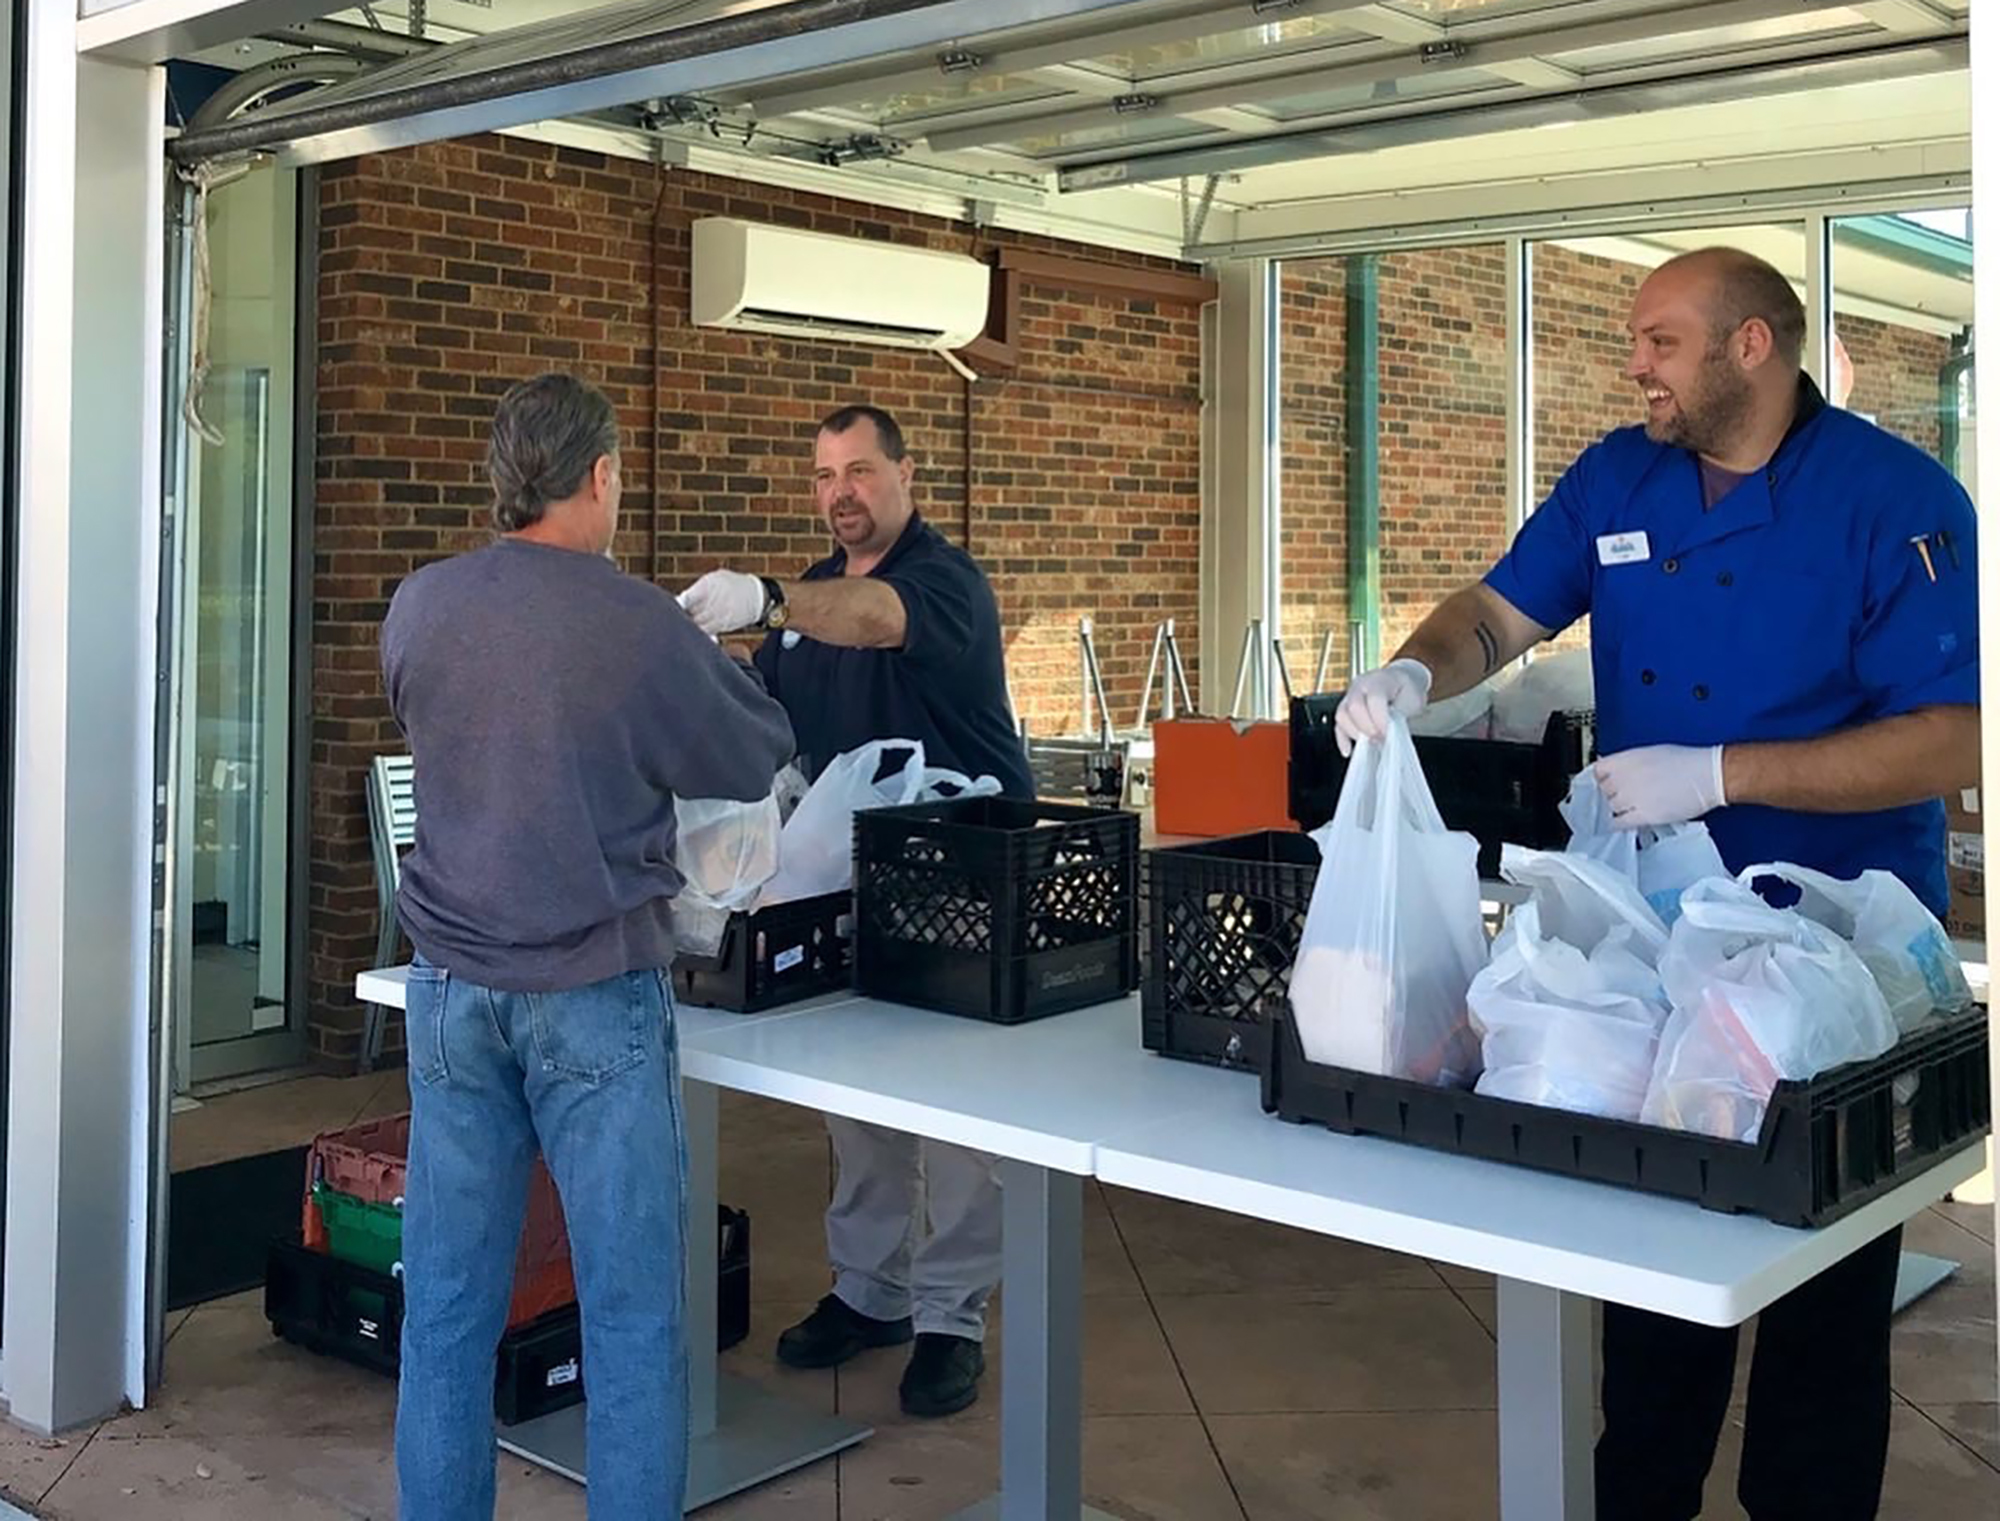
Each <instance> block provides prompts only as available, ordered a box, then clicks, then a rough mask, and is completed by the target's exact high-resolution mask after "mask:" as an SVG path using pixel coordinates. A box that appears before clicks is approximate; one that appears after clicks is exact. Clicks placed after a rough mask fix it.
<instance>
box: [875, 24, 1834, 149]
mask: <svg viewBox="0 0 2000 1521" xmlns="http://www.w3.org/2000/svg"><path fill="white" fill-rule="evenodd" d="M1837 9H1846V7H1845V6H1844V5H1843V4H1841V0H1720V3H1718V0H1697V3H1693V4H1681V5H1676V6H1673V7H1672V8H1670V9H1665V10H1656V11H1651V12H1648V13H1646V14H1643V15H1628V16H1622V17H1618V18H1616V19H1614V20H1609V21H1599V22H1586V23H1583V24H1580V25H1577V26H1571V27H1557V28H1548V27H1542V28H1536V29H1534V30H1524V31H1521V32H1519V33H1516V34H1514V35H1511V36H1506V37H1495V38H1493V39H1492V40H1490V41H1466V42H1465V43H1464V47H1465V52H1464V54H1463V55H1462V56H1460V57H1455V58H1453V59H1451V60H1449V61H1446V62H1442V63H1439V64H1436V65H1424V64H1419V63H1417V62H1415V61H1414V60H1413V59H1412V58H1411V57H1410V55H1409V54H1408V53H1407V52H1404V51H1397V52H1393V53H1389V54H1386V55H1385V54H1376V55H1375V56H1373V57H1371V58H1368V59H1366V60H1361V61H1356V62H1353V63H1347V64H1331V65H1329V64H1328V63H1327V62H1326V61H1325V59H1324V58H1323V57H1322V58H1315V57H1314V56H1313V55H1312V54H1299V55H1294V56H1293V57H1291V58H1289V59H1288V60H1286V62H1285V63H1283V64H1282V65H1280V66H1278V67H1276V68H1272V69H1269V70H1267V71H1265V72H1264V73H1262V74H1259V75H1257V76H1255V77H1254V78H1251V79H1242V80H1234V81H1232V82H1230V83H1227V84H1220V85H1208V86H1198V87H1194V88H1189V89H1183V90H1161V91H1158V92H1157V93H1155V92H1154V91H1151V90H1146V89H1145V88H1144V86H1141V87H1139V89H1140V92H1141V93H1144V94H1149V95H1154V100H1155V103H1154V104H1153V105H1151V106H1150V107H1147V108H1145V109H1146V111H1147V113H1148V114H1151V115H1157V116H1188V115H1192V114H1193V113H1195V112H1199V111H1208V110H1213V109H1216V108H1218V107H1228V106H1248V105H1255V104H1256V103H1257V102H1258V101H1261V100H1276V99H1280V98H1282V97H1284V96H1287V95H1299V94H1305V93H1313V94H1320V93H1324V92H1326V91H1330V90H1335V89H1339V88H1340V87H1342V86H1347V85H1370V84H1383V83H1388V82H1390V81H1393V80H1397V79H1404V78H1408V77H1410V76H1412V75H1413V74H1415V73H1417V72H1418V71H1419V70H1420V69H1423V68H1430V67H1435V68H1437V69H1439V70H1440V71H1449V72H1452V73H1458V72H1460V71H1468V72H1473V71H1484V72H1487V73H1498V72H1499V70H1500V66H1501V65H1511V64H1515V63H1542V62H1543V60H1542V59H1541V57H1540V55H1542V54H1544V53H1566V52H1570V51H1572V50H1575V49H1580V48H1595V47H1608V46H1615V45H1616V44H1618V43H1623V42H1631V41H1634V40H1636V39H1640V38H1647V39H1651V38H1658V37H1663V36H1689V37H1697V36H1699V35H1700V34H1701V33H1702V32H1704V31H1709V30H1711V29H1713V28H1715V27H1721V26H1733V25H1738V24H1742V23H1746V22H1755V21H1768V20H1770V19H1772V18H1774V17H1779V16H1793V15H1797V14H1798V13H1799V12H1800V11H1801V10H1837ZM1814 46H1815V44H1814V43H1813V42H1812V41H1811V40H1810V39H1807V40H1805V41H1803V42H1792V43H1774V44H1772V45H1771V46H1770V47H1769V48H1765V49H1757V50H1754V52H1753V51H1750V50H1746V51H1745V53H1744V55H1743V62H1744V63H1745V64H1749V63H1752V62H1759V61H1763V60H1766V59H1769V58H1771V57H1774V56H1776V57H1785V56H1791V55H1794V54H1796V53H1797V52H1799V51H1801V50H1804V51H1807V52H1810V51H1812V50H1813V48H1814ZM1524 83H1528V82H1527V81H1524ZM1576 83H1577V81H1576V80H1575V78H1574V77H1573V76H1571V75H1570V74H1569V73H1568V71H1566V70H1565V71H1562V72H1561V77H1560V79H1559V80H1558V81H1557V82H1556V83H1555V84H1553V85H1540V84H1533V83H1530V87H1531V88H1555V89H1570V88H1574V86H1575V84H1576ZM954 117H956V118H957V120H956V121H954V119H953V118H954ZM1118 119H1119V113H1118V112H1117V110H1116V108H1115V107H1113V106H1111V105H1109V104H1100V103H1091V104H1088V105H1070V106H1062V107H1057V108H1055V109H1050V107H1049V105H1048V103H1047V102H1045V101H1022V102H1015V103H1013V104H1011V105H995V106H992V107H981V108H978V109H976V110H974V111H967V112H962V113H957V112H953V113H941V114H938V115H934V116H930V117H927V118H926V119H925V120H924V121H923V122H921V123H919V122H917V121H914V120H913V121H905V122H902V123H899V124H897V126H898V129H899V130H901V131H905V132H914V131H918V130H921V131H922V133H923V136H924V138H925V140H926V141H927V142H928V143H929V144H930V145H931V146H932V147H933V148H936V149H937V150H939V151H940V152H947V153H948V152H950V151H952V150H953V149H956V148H966V147H971V146H973V145H974V144H976V143H983V142H995V141H1004V140H1006V139H1007V138H1010V137H1020V136H1028V135H1032V136H1043V135H1047V134H1054V133H1061V132H1073V131H1081V130H1087V129H1089V128H1092V127H1103V126H1107V125H1111V124H1114V123H1116V122H1117V120H1118ZM1285 125H1286V127H1288V128H1289V127H1291V126H1293V125H1295V123H1293V122H1287V123H1285Z"/></svg>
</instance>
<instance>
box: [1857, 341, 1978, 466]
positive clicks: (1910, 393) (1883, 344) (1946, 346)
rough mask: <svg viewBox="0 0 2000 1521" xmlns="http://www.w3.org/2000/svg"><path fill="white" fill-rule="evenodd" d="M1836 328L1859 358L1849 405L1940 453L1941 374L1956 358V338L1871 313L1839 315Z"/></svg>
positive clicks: (1932, 453)
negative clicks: (1883, 319)
mask: <svg viewBox="0 0 2000 1521" xmlns="http://www.w3.org/2000/svg"><path fill="white" fill-rule="evenodd" d="M1834 330H1835V332H1836V333H1838V335H1839V337H1840V341H1841V342H1842V343H1843V344H1845V345H1846V346H1847V354H1848V357H1849V358H1850V359H1851V360H1852V361H1853V362H1854V390H1853V393H1852V394H1851V395H1849V397H1848V398H1847V405H1848V406H1849V407H1851V408H1853V410H1855V411H1856V412H1860V413H1863V414H1865V415H1866V416H1868V417H1872V418H1873V419H1874V420H1875V421H1876V423H1877V424H1878V425H1880V426H1881V427H1884V428H1886V429H1888V430H1889V431H1890V432H1891V433H1894V434H1896V435H1898V436H1899V437H1902V438H1907V439H1908V440H1909V441H1910V442H1911V443H1913V444H1915V445H1916V446H1917V447H1918V448H1920V449H1922V450H1923V451H1924V452H1925V453H1927V454H1929V455H1931V456H1932V457H1935V456H1936V455H1937V452H1938V380H1937V377H1938V371H1939V370H1941V369H1942V368H1944V366H1945V364H1946V362H1947V361H1949V360H1950V358H1951V340H1950V339H1949V338H1943V337H1940V336H1938V335H1937V334H1935V333H1920V332H1918V331H1917V330H1916V329H1915V328H1908V327H1894V326H1892V325H1890V324H1889V323H1886V322H1875V321H1872V320H1870V319H1869V318H1866V317H1851V316H1840V317H1837V318H1836V319H1835V321H1834Z"/></svg>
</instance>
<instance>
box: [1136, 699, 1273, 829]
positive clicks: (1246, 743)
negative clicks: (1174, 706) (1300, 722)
mask: <svg viewBox="0 0 2000 1521" xmlns="http://www.w3.org/2000/svg"><path fill="white" fill-rule="evenodd" d="M1291 754H1292V731H1291V726H1290V725H1289V724H1283V723H1278V722H1275V721H1265V720H1260V721H1257V722H1254V723H1252V722H1240V723H1239V722H1238V721H1236V720H1233V719H1227V718H1174V719H1161V720H1160V721H1159V722H1158V723H1155V724H1154V725H1153V832H1154V833H1155V834H1160V835H1176V834H1181V835H1229V834H1249V833H1252V832H1253V831H1255V830H1259V829H1296V828H1298V825H1297V824H1296V823H1294V822H1293V821H1292V817H1291V815H1290V813H1289V812H1288V811H1287V809H1288V804H1289V795H1288V787H1287V784H1286V776H1287V771H1288V768H1289V767H1290V765H1291Z"/></svg>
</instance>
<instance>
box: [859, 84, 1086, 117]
mask: <svg viewBox="0 0 2000 1521" xmlns="http://www.w3.org/2000/svg"><path fill="white" fill-rule="evenodd" d="M1069 99H1070V94H1069V92H1068V91H1066V90H1063V89H1060V88H1058V87H1055V86H1052V85H1050V84H1049V83H1048V81H1046V80H1044V79H1041V78H1039V77H1038V76H1036V75H1033V74H959V75H940V76H939V79H938V82H937V83H936V84H935V85H933V86H930V87H929V88H926V89H914V90H909V89H906V90H897V91H895V92H893V93H891V94H886V95H879V96H872V95H869V94H866V93H862V94H857V95H856V96H855V98H854V99H852V100H843V101H842V102H841V104H840V109H841V110H843V111H847V112H850V113H852V114H853V115H856V116H863V117H866V118H867V119H868V120H869V121H872V122H880V123H888V122H892V121H895V120H896V119H897V118H899V117H910V116H929V115H933V114H935V113H939V112H944V111H949V110H951V109H952V108H953V107H974V106H977V107H982V108H983V107H986V106H992V105H999V104H1001V103H1003V102H1004V103H1006V104H1010V105H1011V104H1015V103H1020V104H1029V103H1032V102H1034V101H1041V100H1045V101H1048V102H1050V103H1051V104H1060V103H1062V102H1064V101H1067V100H1069Z"/></svg>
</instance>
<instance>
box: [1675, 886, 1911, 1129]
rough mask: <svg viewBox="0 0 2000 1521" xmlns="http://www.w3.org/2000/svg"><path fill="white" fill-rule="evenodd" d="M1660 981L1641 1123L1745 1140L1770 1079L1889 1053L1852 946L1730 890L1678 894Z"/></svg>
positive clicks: (1873, 992)
mask: <svg viewBox="0 0 2000 1521" xmlns="http://www.w3.org/2000/svg"><path fill="white" fill-rule="evenodd" d="M1762 869H1763V868H1752V869H1751V870H1750V871H1747V872H1745V873H1744V876H1745V878H1754V876H1755V874H1756V872H1757V871H1759V870H1762ZM1660 980H1661V982H1662V984H1663V985H1664V986H1665V988H1666V990H1667V999H1668V1002H1670V1003H1671V1004H1672V1005H1673V1014H1672V1016H1671V1017H1670V1018H1669V1019H1668V1020H1667V1025H1666V1028H1665V1029H1664V1030H1663V1031H1662V1032H1661V1034H1660V1054H1659V1059H1658V1061H1657V1063H1656V1064H1655V1066H1654V1070H1653V1081H1652V1084H1651V1086H1650V1087H1649V1088H1648V1090H1647V1093H1646V1103H1645V1107H1644V1109H1643V1110H1642V1111H1641V1114H1640V1117H1641V1118H1642V1119H1643V1120H1645V1121H1646V1123H1648V1124H1652V1125H1668V1126H1672V1127H1675V1128H1677V1129H1684V1130H1698V1131H1701V1132H1703V1133H1704V1134H1708V1135H1717V1136H1722V1137H1724V1138H1725V1139H1729V1140H1739V1141H1748V1140H1753V1139H1755V1138H1756V1135H1757V1132H1758V1130H1759V1129H1760V1128H1761V1127H1762V1125H1763V1119H1764V1108H1765V1105H1766V1104H1767V1103H1768V1101H1769V1099H1770V1097H1771V1091H1772V1089H1773V1087H1774V1086H1775V1085H1776V1084H1777V1082H1778V1081H1779V1080H1780V1079H1791V1080H1794V1081H1803V1080H1805V1079H1807V1078H1813V1077H1817V1076H1818V1075H1819V1074H1820V1073H1822V1072H1826V1071H1829V1070H1831V1069H1832V1068H1834V1067H1838V1066H1840V1065H1842V1064H1843V1063H1845V1062H1851V1061H1865V1060H1867V1059H1869V1058H1871V1057H1876V1056H1880V1055H1881V1054H1882V1053H1883V1052H1884V1051H1887V1050H1888V1049H1889V1048H1890V1047H1891V1046H1893V1045H1894V1044H1895V1043H1896V1037H1897V1033H1898V1032H1897V1029H1896V1022H1895V1019H1894V1018H1893V1017H1892V1016H1891V1014H1890V1012H1889V1005H1888V1001H1887V1000H1886V999H1885V998H1884V997H1883V996H1882V990H1881V988H1880V987H1879V986H1877V984H1876V981H1875V977H1874V975H1873V974H1872V973H1871V972H1870V971H1869V970H1868V968H1867V967H1866V966H1865V965H1864V964H1863V963H1862V960H1861V958H1860V956H1859V955H1857V954H1856V953H1855V951H1854V948H1853V947H1852V946H1850V945H1849V944H1848V943H1847V942H1846V941H1845V940H1844V939H1842V938H1841V937H1840V936H1839V935H1838V934H1836V933H1835V932H1834V931H1833V930H1830V929H1828V928H1827V927H1826V926H1825V925H1823V924H1819V923H1817V922H1815V921H1814V920H1812V919H1810V918H1807V917H1806V916H1805V915H1804V914H1801V913H1798V912H1796V911H1794V910H1792V909H1783V908H1773V907H1771V905H1770V904H1768V903H1766V902H1765V901H1764V900H1763V899H1762V898H1760V897H1758V896H1757V894H1756V893H1754V892H1752V891H1751V890H1750V889H1749V888H1748V887H1747V886H1745V885H1744V883H1743V882H1741V881H1734V880H1730V879H1728V878H1723V879H1720V880H1709V881H1703V882H1697V883H1696V884H1695V885H1694V886H1692V887H1690V888H1689V889H1688V890H1687V891H1686V892H1685V893H1683V894H1682V895H1681V917H1680V919H1679V920H1678V921H1676V923H1675V924H1674V928H1673V933H1672V934H1671V936H1670V937H1669V938H1668V941H1667V949H1666V951H1665V953H1664V954H1663V955H1662V956H1661V957H1660Z"/></svg>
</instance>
